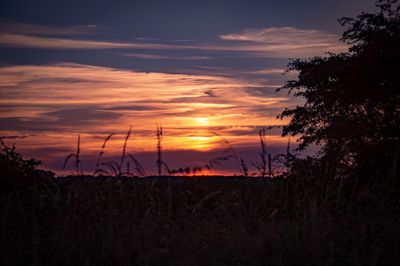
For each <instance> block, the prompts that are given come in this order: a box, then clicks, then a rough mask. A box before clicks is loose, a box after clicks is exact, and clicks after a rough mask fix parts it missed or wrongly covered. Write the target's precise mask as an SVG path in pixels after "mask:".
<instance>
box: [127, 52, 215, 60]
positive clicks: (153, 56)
mask: <svg viewBox="0 0 400 266" xmlns="http://www.w3.org/2000/svg"><path fill="white" fill-rule="evenodd" d="M122 55H123V56H128V57H133V58H140V59H149V60H208V59H211V57H209V56H195V55H194V56H168V55H158V54H157V55H156V54H137V53H127V54H122Z"/></svg>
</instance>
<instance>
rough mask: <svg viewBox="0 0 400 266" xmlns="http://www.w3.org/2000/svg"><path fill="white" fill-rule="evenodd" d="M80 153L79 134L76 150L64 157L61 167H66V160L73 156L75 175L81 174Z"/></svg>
mask: <svg viewBox="0 0 400 266" xmlns="http://www.w3.org/2000/svg"><path fill="white" fill-rule="evenodd" d="M80 154H81V135H80V134H79V135H78V142H77V145H76V152H75V153H71V154H69V155H68V156H67V158H65V160H64V164H63V169H65V168H66V167H67V164H68V161H69V160H70V159H71V158H72V157H74V158H75V169H76V175H82V162H81V159H80Z"/></svg>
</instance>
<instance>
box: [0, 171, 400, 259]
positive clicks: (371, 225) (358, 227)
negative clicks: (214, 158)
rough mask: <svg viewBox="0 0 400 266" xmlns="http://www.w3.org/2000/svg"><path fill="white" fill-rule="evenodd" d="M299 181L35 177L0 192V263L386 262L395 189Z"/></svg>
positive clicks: (394, 234) (399, 231)
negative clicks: (29, 182) (21, 184)
mask: <svg viewBox="0 0 400 266" xmlns="http://www.w3.org/2000/svg"><path fill="white" fill-rule="evenodd" d="M311 181H312V180H311ZM311 181H310V180H307V178H306V177H301V178H300V177H298V178H292V179H285V178H275V179H269V178H246V177H201V176H199V177H171V176H170V177H147V178H125V177H91V176H70V177H64V178H57V179H48V180H47V179H46V180H42V181H35V182H32V183H31V184H29V185H26V184H25V185H24V186H21V187H19V188H18V189H17V190H13V191H8V192H3V193H2V194H1V195H0V217H1V218H0V219H1V221H0V246H1V247H2V248H1V249H0V264H1V265H397V263H396V262H397V261H398V260H399V259H400V253H399V251H400V250H399V246H398V243H399V241H400V226H399V225H400V222H399V217H400V216H399V215H400V197H399V191H398V189H396V188H394V187H391V186H388V185H385V184H384V183H381V182H379V180H378V181H374V182H358V181H354V180H352V181H351V182H350V181H346V182H344V181H343V180H342V181H332V180H329V181H323V182H322V181H320V182H312V183H311V185H310V184H309V182H311Z"/></svg>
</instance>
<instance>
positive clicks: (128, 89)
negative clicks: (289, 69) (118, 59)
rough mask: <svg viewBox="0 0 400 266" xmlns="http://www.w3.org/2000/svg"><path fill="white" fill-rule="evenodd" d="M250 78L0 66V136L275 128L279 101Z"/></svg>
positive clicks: (282, 98)
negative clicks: (62, 131) (124, 127)
mask: <svg viewBox="0 0 400 266" xmlns="http://www.w3.org/2000/svg"><path fill="white" fill-rule="evenodd" d="M274 90H275V88H274V87H268V85H266V84H264V83H260V82H258V81H256V80H246V79H241V78H240V77H223V76H222V77H221V76H212V75H189V74H167V73H156V72H150V73H145V72H138V71H130V70H124V69H115V68H107V67H98V66H91V65H80V64H70V63H62V64H61V63H60V64H55V65H42V66H39V65H22V66H6V67H0V91H1V92H4V93H2V95H1V97H0V105H1V106H2V107H1V108H0V119H1V120H2V121H1V124H2V130H13V129H14V130H30V129H32V130H33V129H34V130H35V131H37V130H39V131H41V130H42V131H46V130H50V131H52V130H55V131H57V130H59V128H60V127H62V128H64V129H65V130H66V131H68V130H70V131H75V130H79V129H82V128H84V127H86V126H90V127H91V129H88V130H89V131H90V130H93V131H102V132H105V131H107V130H110V131H113V129H115V128H117V129H120V128H121V125H129V124H132V123H134V124H135V127H136V128H137V129H142V130H144V129H148V128H149V127H151V126H152V125H155V124H157V123H163V124H164V125H165V126H166V127H173V128H180V127H188V126H190V127H193V128H196V127H199V126H204V125H203V124H199V122H198V118H199V117H206V118H207V123H206V125H207V126H215V125H232V124H237V125H240V124H245V125H263V124H267V123H276V122H277V121H276V120H275V116H276V113H272V112H271V113H269V114H268V115H266V113H265V112H264V113H263V114H262V115H261V114H260V112H259V111H255V109H254V106H260V108H261V107H263V108H265V110H272V109H270V107H272V106H273V107H274V108H282V109H283V108H284V107H287V105H288V102H287V97H286V96H279V95H277V94H275V93H274Z"/></svg>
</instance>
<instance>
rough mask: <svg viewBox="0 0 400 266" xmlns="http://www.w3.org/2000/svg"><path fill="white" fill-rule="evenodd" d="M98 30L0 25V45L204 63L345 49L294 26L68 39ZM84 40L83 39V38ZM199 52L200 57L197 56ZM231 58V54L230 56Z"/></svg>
mask: <svg viewBox="0 0 400 266" xmlns="http://www.w3.org/2000/svg"><path fill="white" fill-rule="evenodd" d="M101 29H102V28H101V27H98V26H95V25H86V26H69V27H67V26H46V25H31V24H18V23H14V24H13V23H9V24H0V46H3V47H13V48H36V49H124V50H127V49H145V50H190V51H191V52H192V55H190V56H170V55H164V54H162V55H160V54H148V53H125V54H123V55H125V56H129V57H134V58H142V59H149V60H206V59H210V58H211V57H209V56H205V55H203V53H204V52H208V53H212V52H220V53H222V52H229V53H232V52H234V53H236V54H237V56H240V57H273V58H289V57H311V56H316V55H323V54H324V53H326V52H328V51H329V52H342V51H345V50H346V49H347V46H346V45H345V44H344V43H341V42H339V41H338V39H339V36H337V35H335V34H331V33H326V32H323V31H319V30H313V29H298V28H294V27H281V28H262V29H247V30H243V31H240V32H238V33H230V34H223V35H221V36H219V38H218V39H215V40H213V41H210V42H201V41H197V42H174V44H171V43H170V42H165V41H162V40H157V41H156V40H153V39H146V38H141V39H140V40H141V41H138V42H123V41H107V40H97V39H95V40H94V39H93V38H92V39H86V40H85V39H83V38H79V39H76V38H71V37H73V36H74V35H82V36H85V35H90V34H93V33H99V32H101ZM86 38H87V37H86ZM198 51H202V55H197V54H196V53H197V52H198ZM230 56H235V55H230Z"/></svg>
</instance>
